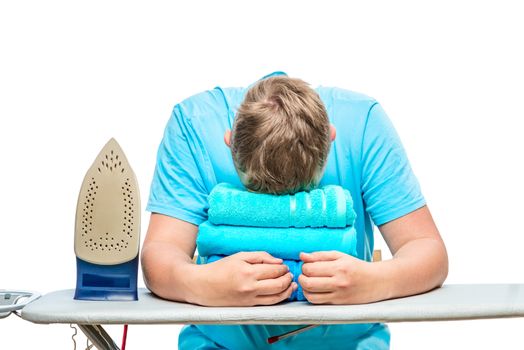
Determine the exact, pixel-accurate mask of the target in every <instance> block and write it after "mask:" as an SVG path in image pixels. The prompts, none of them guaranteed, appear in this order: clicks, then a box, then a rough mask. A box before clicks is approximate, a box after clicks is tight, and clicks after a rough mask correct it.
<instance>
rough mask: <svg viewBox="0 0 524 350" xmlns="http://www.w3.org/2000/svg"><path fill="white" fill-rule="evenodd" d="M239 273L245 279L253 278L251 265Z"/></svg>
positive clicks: (244, 267)
mask: <svg viewBox="0 0 524 350" xmlns="http://www.w3.org/2000/svg"><path fill="white" fill-rule="evenodd" d="M239 273H240V275H241V276H242V277H244V278H246V277H251V276H252V275H253V268H252V266H251V265H245V266H243V267H242V268H241V269H240V271H239Z"/></svg>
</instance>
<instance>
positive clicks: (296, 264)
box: [200, 255, 307, 301]
mask: <svg viewBox="0 0 524 350" xmlns="http://www.w3.org/2000/svg"><path fill="white" fill-rule="evenodd" d="M222 258H225V256H223V255H211V256H209V257H204V258H202V259H200V263H202V264H208V263H212V262H215V261H217V260H220V259H222ZM283 263H284V264H285V265H286V266H287V267H288V268H289V272H291V273H292V274H293V282H296V283H297V286H298V288H297V290H295V291H294V292H293V293H291V296H290V297H289V298H288V299H287V300H288V301H295V300H298V301H305V300H307V299H306V297H305V296H304V291H303V290H302V287H301V286H300V284H299V283H298V276H299V275H300V274H301V273H302V264H303V262H302V261H301V260H298V261H297V260H284V261H283Z"/></svg>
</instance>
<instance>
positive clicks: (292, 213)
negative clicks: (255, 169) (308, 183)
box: [208, 183, 356, 228]
mask: <svg viewBox="0 0 524 350" xmlns="http://www.w3.org/2000/svg"><path fill="white" fill-rule="evenodd" d="M208 201H209V210H208V216H209V221H210V222H211V223H213V224H215V225H235V226H258V227H308V226H310V227H332V228H336V227H346V226H353V225H354V223H355V218H356V213H355V210H354V209H353V199H352V198H351V194H350V193H349V191H348V190H345V189H343V188H342V187H341V186H338V185H326V186H323V187H321V188H318V189H314V190H311V191H309V192H305V191H303V192H298V193H296V194H294V195H271V194H265V193H253V192H248V191H246V190H244V189H241V188H238V187H235V186H234V185H232V184H229V183H220V184H218V185H216V186H215V187H214V188H213V190H212V191H211V193H210V194H209V197H208Z"/></svg>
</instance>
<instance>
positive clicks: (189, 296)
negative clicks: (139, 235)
mask: <svg viewBox="0 0 524 350" xmlns="http://www.w3.org/2000/svg"><path fill="white" fill-rule="evenodd" d="M196 268H197V265H195V264H194V263H193V261H192V259H191V258H190V257H189V256H188V255H187V254H186V253H185V252H184V251H182V250H181V249H180V248H178V247H177V246H176V245H174V244H166V243H164V242H149V243H148V244H147V245H145V246H144V248H143V250H142V269H143V274H144V281H145V283H146V286H147V287H148V288H149V289H150V290H151V291H152V292H154V293H155V294H157V295H158V296H160V297H162V298H165V299H169V300H175V301H180V302H192V300H193V294H194V292H193V290H192V289H191V286H192V284H191V282H190V280H189V278H190V277H191V276H194V270H195V269H196Z"/></svg>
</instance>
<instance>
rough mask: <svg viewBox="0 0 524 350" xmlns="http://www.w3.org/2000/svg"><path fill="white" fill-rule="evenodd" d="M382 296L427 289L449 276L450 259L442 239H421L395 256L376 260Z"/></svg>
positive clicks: (411, 242)
mask: <svg viewBox="0 0 524 350" xmlns="http://www.w3.org/2000/svg"><path fill="white" fill-rule="evenodd" d="M372 265H373V268H374V269H375V272H376V277H377V281H378V283H380V285H381V286H382V287H383V288H380V289H381V291H382V293H384V294H383V295H382V296H380V297H379V299H391V298H398V297H403V296H408V295H414V294H419V293H423V292H426V291H428V290H431V289H433V288H436V287H438V286H440V285H442V283H444V280H445V279H446V276H447V273H448V258H447V253H446V248H445V246H444V244H443V243H442V241H440V240H438V239H434V238H420V239H416V240H413V241H410V242H408V243H406V244H405V245H404V246H402V247H401V248H400V249H399V250H398V251H397V252H396V254H395V256H394V257H393V259H391V260H385V261H382V262H377V263H373V264H372Z"/></svg>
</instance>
